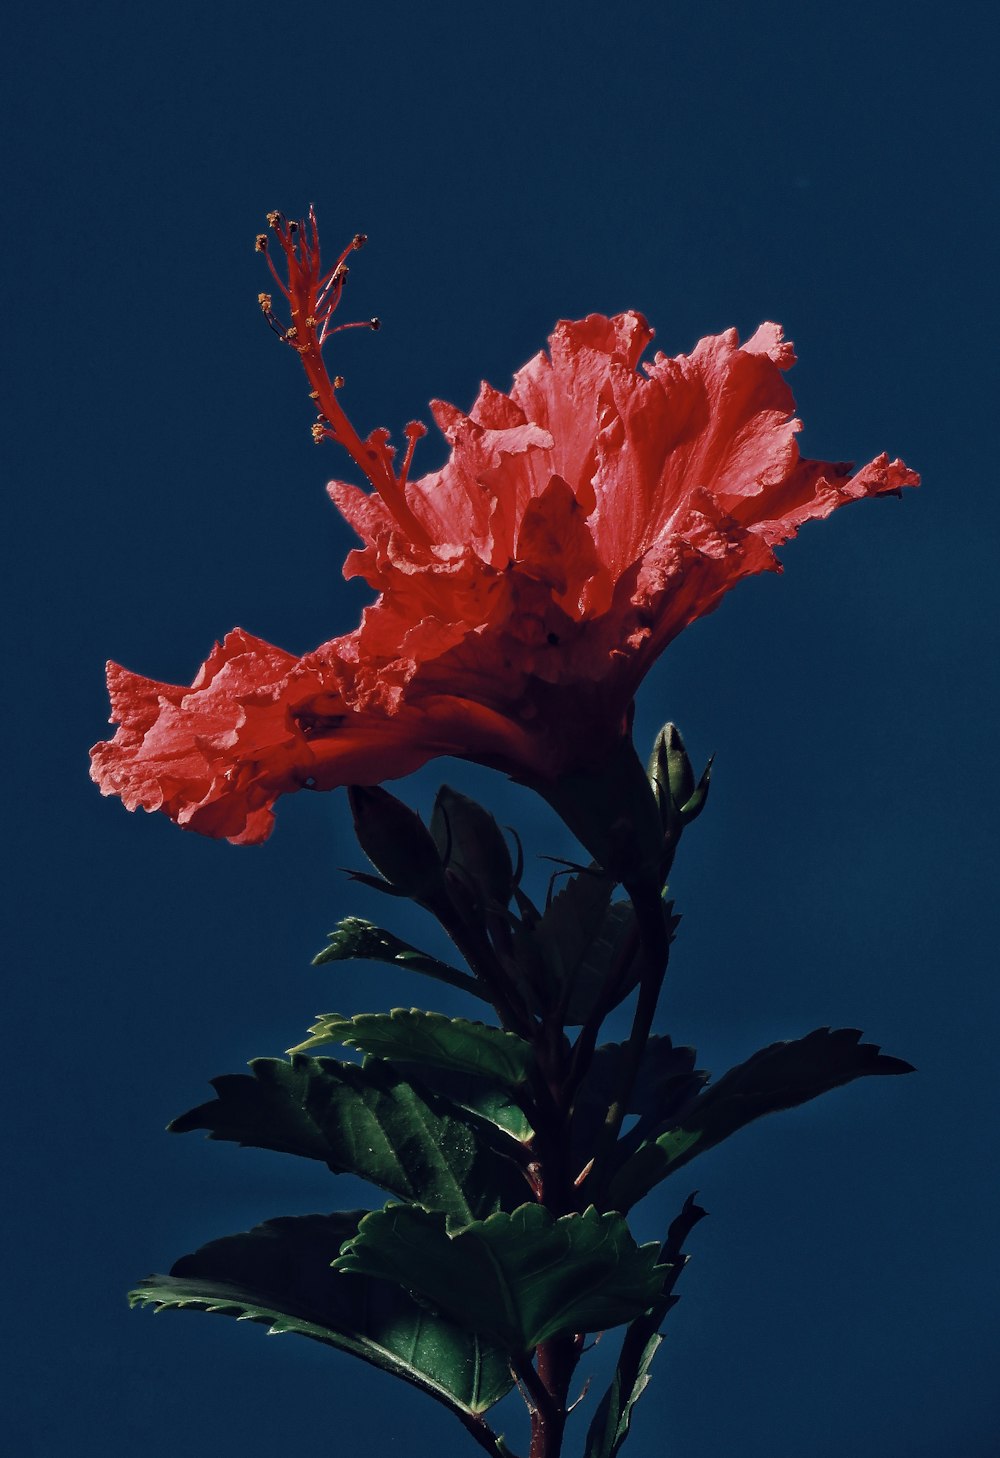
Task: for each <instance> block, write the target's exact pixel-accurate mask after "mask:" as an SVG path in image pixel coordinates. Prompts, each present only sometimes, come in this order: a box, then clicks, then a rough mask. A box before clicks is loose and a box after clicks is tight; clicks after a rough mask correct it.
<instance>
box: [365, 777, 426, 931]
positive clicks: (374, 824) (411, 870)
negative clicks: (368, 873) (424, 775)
mask: <svg viewBox="0 0 1000 1458" xmlns="http://www.w3.org/2000/svg"><path fill="white" fill-rule="evenodd" d="M347 793H348V799H349V800H350V804H351V813H352V815H353V816H354V832H355V834H356V835H357V837H358V844H359V845H360V847H361V849H362V850H363V851H364V853H365V855H366V856H367V857H368V859H369V860H370V861H371V863H372V865H373V866H374V867H375V869H376V871H378V872H379V873H380V875H382V876H384V877H385V879H386V881H387V882H388V883H389V885H390V886H392V887H393V888H394V889H395V890H396V891H401V892H402V893H403V895H404V896H409V897H412V899H413V900H415V901H424V902H427V901H433V900H434V899H435V898H436V897H439V896H444V895H445V894H446V890H445V881H444V871H443V869H442V866H441V860H440V857H439V856H438V853H437V847H436V846H435V844H434V842H433V840H432V839H431V835H430V831H429V830H428V829H427V827H426V825H425V824H424V822H423V821H422V820H421V818H420V816H419V815H418V814H417V813H416V811H415V810H411V809H410V807H409V805H404V804H403V802H402V800H399V799H397V798H396V796H395V795H390V793H389V791H388V790H386V789H384V788H383V787H382V786H381V785H350V786H349V787H348V792H347Z"/></svg>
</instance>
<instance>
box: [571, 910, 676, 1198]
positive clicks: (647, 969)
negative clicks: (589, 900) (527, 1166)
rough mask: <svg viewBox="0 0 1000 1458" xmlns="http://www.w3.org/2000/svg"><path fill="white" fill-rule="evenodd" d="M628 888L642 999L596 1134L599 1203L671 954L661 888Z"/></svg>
mask: <svg viewBox="0 0 1000 1458" xmlns="http://www.w3.org/2000/svg"><path fill="white" fill-rule="evenodd" d="M625 889H626V891H627V892H628V894H629V896H630V897H631V900H632V905H633V906H634V907H635V917H636V923H637V925H638V928H639V941H640V945H641V947H642V953H643V957H644V960H645V966H644V967H643V970H642V978H641V980H640V983H639V998H638V1001H637V1003H636V1008H635V1016H634V1018H633V1020H632V1031H631V1033H630V1034H629V1040H628V1042H627V1043H626V1045H625V1057H624V1060H623V1065H622V1072H621V1079H620V1082H619V1086H618V1090H617V1092H616V1094H615V1097H614V1099H613V1100H612V1102H611V1104H610V1105H609V1107H608V1112H607V1116H606V1117H605V1120H604V1125H603V1127H602V1129H601V1132H600V1134H599V1135H598V1136H597V1145H596V1148H595V1151H594V1163H593V1166H592V1171H591V1174H590V1176H588V1181H589V1182H590V1189H589V1193H590V1195H591V1198H592V1199H593V1201H594V1203H597V1201H598V1198H599V1196H600V1194H601V1193H602V1192H603V1188H604V1186H605V1185H606V1183H607V1180H608V1177H609V1173H610V1171H609V1170H608V1165H609V1163H610V1156H611V1153H612V1150H613V1149H614V1146H615V1144H616V1143H617V1140H618V1135H619V1133H620V1132H621V1127H622V1121H623V1120H624V1118H625V1114H626V1113H627V1111H628V1103H629V1099H630V1097H631V1095H632V1089H633V1087H634V1085H635V1080H636V1075H637V1074H638V1072H639V1064H640V1063H641V1062H642V1055H643V1053H644V1052H645V1050H646V1044H647V1043H648V1041H649V1034H650V1029H651V1028H652V1026H653V1018H654V1016H655V1014H656V1005H657V1003H658V1002H659V999H660V990H661V989H662V987H663V979H664V977H665V975H666V971H667V962H668V960H669V957H670V933H669V931H668V929H667V924H666V921H665V919H664V915H663V899H662V896H661V894H660V891H659V889H658V888H657V887H656V886H655V885H653V884H652V883H643V884H639V885H634V886H626V887H625Z"/></svg>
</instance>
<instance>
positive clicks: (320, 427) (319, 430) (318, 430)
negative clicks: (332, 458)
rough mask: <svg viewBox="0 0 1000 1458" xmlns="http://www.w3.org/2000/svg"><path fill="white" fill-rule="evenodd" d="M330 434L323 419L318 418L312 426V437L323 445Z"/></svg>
mask: <svg viewBox="0 0 1000 1458" xmlns="http://www.w3.org/2000/svg"><path fill="white" fill-rule="evenodd" d="M328 434H329V432H328V430H327V428H326V426H325V425H324V424H323V423H322V421H320V420H317V421H315V422H314V424H313V426H312V438H313V441H314V442H315V444H316V445H321V444H322V443H323V441H324V440H325V439H326V437H327V435H328Z"/></svg>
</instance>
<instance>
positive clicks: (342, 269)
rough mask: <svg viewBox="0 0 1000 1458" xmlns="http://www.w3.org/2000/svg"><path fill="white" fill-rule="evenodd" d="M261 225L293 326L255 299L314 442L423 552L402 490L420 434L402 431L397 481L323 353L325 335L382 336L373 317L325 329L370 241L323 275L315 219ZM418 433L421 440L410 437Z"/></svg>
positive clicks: (383, 447) (375, 435)
mask: <svg viewBox="0 0 1000 1458" xmlns="http://www.w3.org/2000/svg"><path fill="white" fill-rule="evenodd" d="M267 221H268V224H269V225H270V227H271V228H272V229H273V230H274V232H275V233H276V235H277V238H278V242H279V243H280V245H281V249H282V252H283V253H284V255H285V264H286V267H287V270H288V282H287V285H286V284H285V282H284V281H283V280H282V279H281V278H280V277H279V275H278V272H277V270H276V268H275V266H274V262H273V260H272V258H271V255H270V252H269V251H268V246H267V245H268V239H267V236H266V234H263V233H261V234H259V235H258V238H257V243H256V248H257V252H259V253H263V254H264V257H265V258H266V260H267V265H268V268H269V269H270V270H271V273H272V275H273V276H274V279H275V281H276V282H277V284H278V287H279V288H280V289H281V292H282V293H283V294H284V296H285V298H286V299H287V300H288V303H289V311H290V313H291V322H290V324H289V327H288V328H287V329H286V328H283V327H282V325H281V323H280V321H279V320H278V319H277V317H276V316H275V314H274V311H273V308H272V299H271V296H270V295H269V294H260V295H259V296H258V302H259V304H260V307H261V311H262V313H263V315H264V318H265V319H266V320H267V322H268V324H269V326H270V327H271V328H272V329H273V330H274V332H275V333H276V334H278V335H279V336H280V337H281V338H282V339H283V340H284V341H285V342H286V343H287V344H290V345H291V346H292V348H293V349H294V350H295V351H296V352H297V353H298V355H299V356H300V358H301V360H302V365H303V368H304V369H305V372H306V378H307V379H308V381H309V384H310V386H311V389H310V391H309V398H310V399H311V400H312V401H313V402H314V403H315V404H316V405H317V407H318V412H319V419H318V420H317V422H316V424H315V425H314V426H313V427H312V435H313V439H314V440H315V441H316V442H317V443H319V441H321V440H327V439H329V440H336V441H337V442H338V443H339V444H340V445H342V446H343V447H344V449H345V450H346V451H347V453H348V455H349V456H350V457H351V459H352V460H353V461H354V462H355V464H356V465H357V466H359V467H360V469H361V470H362V471H363V472H364V474H365V476H366V477H367V479H368V481H369V482H370V484H371V486H372V488H373V490H374V491H376V492H377V494H378V495H379V496H380V497H381V498H382V500H383V501H384V503H385V505H386V506H387V507H388V509H389V511H390V512H391V514H392V515H393V516H394V517H395V519H396V521H397V522H398V524H399V525H400V527H402V528H403V530H404V531H405V532H406V534H407V535H408V536H409V538H410V540H411V541H413V542H414V543H419V544H420V545H422V546H428V545H429V544H430V538H429V536H428V534H427V531H426V530H425V528H424V527H423V525H422V524H421V523H420V522H419V521H418V520H417V518H416V517H415V516H414V514H413V512H412V510H411V509H410V505H409V503H408V502H407V500H406V496H405V491H404V488H405V486H406V480H407V473H408V471H409V467H410V462H411V460H412V458H413V447H414V445H415V444H416V441H417V439H419V435H420V434H424V433H425V431H424V428H423V427H422V426H419V427H417V426H416V425H415V423H411V424H410V425H408V426H407V427H406V435H407V438H408V441H409V445H408V448H407V452H406V456H405V459H404V462H403V468H402V471H401V472H400V474H399V476H398V477H397V476H396V473H395V471H394V469H393V454H394V453H393V451H392V449H391V447H390V446H389V435H388V432H387V431H383V430H375V431H372V433H371V435H370V436H369V437H368V439H367V440H366V441H362V439H361V437H360V436H359V435H358V433H357V431H356V430H355V429H354V427H353V426H352V425H351V423H350V421H349V420H348V418H347V416H346V415H345V413H344V411H343V409H342V407H341V406H340V404H339V402H338V401H337V399H336V391H337V390H338V389H340V388H341V387H342V386H343V383H344V381H343V376H341V375H337V376H335V378H334V379H332V380H331V378H330V375H329V374H328V372H327V368H326V365H325V364H324V362H323V356H322V350H323V345H324V344H325V342H326V340H327V339H328V338H329V336H330V335H331V334H339V333H341V332H342V331H343V330H345V329H371V330H372V331H373V332H374V331H375V330H377V329H379V328H381V320H379V319H378V318H377V317H374V316H373V317H372V318H371V319H366V320H358V321H356V322H351V323H346V324H336V325H331V323H330V321H331V319H332V317H333V314H334V312H335V310H336V308H337V306H338V304H339V303H340V299H341V295H342V293H343V291H344V283H345V280H346V278H347V274H348V268H347V259H348V258H349V257H350V255H351V253H353V252H355V251H356V250H357V249H359V248H362V247H364V245H365V243H366V242H367V241H368V239H367V237H366V235H365V234H364V233H355V235H354V237H353V238H352V239H351V241H350V243H349V244H348V245H347V247H346V248H345V249H344V250H343V252H342V253H341V254H340V257H339V258H338V259H337V261H336V263H335V264H334V266H333V268H331V269H329V270H328V271H327V272H324V271H323V270H322V268H321V266H320V248H319V229H318V226H317V223H316V214H315V211H314V210H313V209H312V208H310V209H309V217H308V220H307V221H303V222H302V223H295V222H293V221H291V220H286V218H285V217H284V215H283V214H282V213H279V212H272V213H268V215H267ZM415 430H418V431H419V434H415V433H414V431H415Z"/></svg>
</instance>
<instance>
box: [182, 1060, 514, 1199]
mask: <svg viewBox="0 0 1000 1458" xmlns="http://www.w3.org/2000/svg"><path fill="white" fill-rule="evenodd" d="M250 1068H251V1074H225V1075H223V1076H222V1077H221V1078H216V1079H213V1080H212V1086H213V1087H214V1089H215V1091H216V1095H217V1096H216V1098H215V1099H214V1100H212V1101H211V1102H210V1103H206V1104H201V1105H199V1107H198V1108H196V1109H192V1110H191V1111H190V1112H189V1113H187V1114H182V1115H181V1117H180V1118H179V1119H175V1120H174V1121H173V1123H172V1124H171V1125H170V1126H169V1127H170V1129H171V1131H172V1132H174V1133H177V1134H183V1133H187V1132H188V1131H190V1130H192V1129H206V1130H208V1135H209V1138H210V1139H223V1140H231V1141H232V1142H233V1143H236V1144H241V1145H244V1146H250V1147H253V1148H257V1149H273V1150H277V1151H279V1152H280V1153H286V1154H298V1155H302V1156H304V1157H305V1158H307V1159H319V1160H322V1161H323V1162H324V1163H325V1164H326V1165H328V1167H329V1168H330V1169H331V1170H332V1171H333V1172H334V1174H355V1175H359V1176H360V1177H361V1178H362V1179H365V1180H370V1181H371V1182H372V1184H375V1185H379V1186H380V1187H381V1188H382V1189H384V1190H388V1191H389V1192H390V1193H391V1194H393V1195H396V1196H397V1197H399V1198H400V1199H403V1200H412V1201H414V1202H415V1203H416V1204H419V1205H426V1206H427V1207H428V1208H430V1209H434V1210H444V1211H447V1213H448V1214H449V1215H452V1216H454V1217H456V1218H457V1219H459V1220H472V1219H475V1218H476V1217H478V1216H483V1215H488V1214H492V1213H493V1212H494V1211H495V1210H498V1209H513V1208H515V1207H516V1206H517V1205H519V1204H520V1203H521V1202H522V1201H523V1199H524V1194H525V1188H526V1186H525V1183H524V1180H523V1177H522V1176H521V1173H520V1171H519V1169H518V1168H517V1166H516V1164H515V1163H514V1159H513V1158H508V1157H507V1154H506V1152H505V1149H504V1146H505V1145H506V1148H507V1150H509V1154H510V1155H511V1156H516V1155H517V1154H518V1153H519V1149H518V1146H517V1145H516V1144H514V1143H513V1141H505V1140H504V1139H503V1136H502V1134H500V1133H499V1132H495V1131H492V1130H489V1129H488V1128H487V1126H485V1125H484V1124H483V1123H482V1122H481V1121H479V1120H476V1119H474V1118H472V1117H470V1116H469V1115H467V1114H466V1113H465V1112H464V1111H463V1110H461V1109H459V1108H457V1107H455V1106H454V1105H452V1104H449V1103H448V1102H447V1101H446V1100H445V1099H443V1098H440V1097H438V1096H437V1095H434V1094H430V1093H427V1094H424V1093H422V1092H421V1091H419V1090H418V1089H417V1088H415V1087H413V1086H412V1085H411V1084H410V1083H409V1082H407V1080H406V1079H405V1078H403V1077H402V1076H401V1075H400V1073H399V1072H398V1071H397V1070H395V1069H393V1068H392V1067H390V1066H389V1065H388V1064H386V1063H381V1062H378V1061H377V1060H372V1061H370V1062H368V1063H366V1064H365V1065H364V1066H363V1067H359V1066H358V1065H357V1064H354V1063H338V1062H336V1061H335V1060H334V1059H332V1058H306V1057H302V1056H299V1055H297V1056H296V1057H294V1058H293V1059H292V1061H291V1063H285V1062H283V1061H282V1060H280V1059H277V1058H258V1059H255V1060H254V1062H253V1063H251V1065H250Z"/></svg>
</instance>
